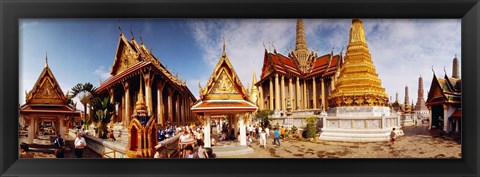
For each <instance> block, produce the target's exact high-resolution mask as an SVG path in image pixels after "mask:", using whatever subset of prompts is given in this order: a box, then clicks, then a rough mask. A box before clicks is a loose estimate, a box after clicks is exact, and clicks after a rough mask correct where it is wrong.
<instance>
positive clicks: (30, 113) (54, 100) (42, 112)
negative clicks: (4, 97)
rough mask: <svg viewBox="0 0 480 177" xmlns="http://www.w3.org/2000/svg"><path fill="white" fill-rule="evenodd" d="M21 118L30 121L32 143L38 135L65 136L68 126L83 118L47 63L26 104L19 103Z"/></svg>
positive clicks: (26, 99) (30, 140) (30, 141)
mask: <svg viewBox="0 0 480 177" xmlns="http://www.w3.org/2000/svg"><path fill="white" fill-rule="evenodd" d="M20 119H23V121H24V122H26V124H28V125H27V126H28V143H29V144H32V143H33V140H34V139H35V138H36V137H37V136H38V135H58V134H61V135H62V136H63V137H65V136H64V135H65V133H66V132H67V130H68V129H67V127H68V126H69V125H70V126H71V125H73V123H74V122H77V123H78V122H79V121H80V111H78V110H77V109H76V108H75V107H73V106H72V105H70V104H69V101H68V98H67V96H66V95H65V94H63V91H62V89H61V88H60V85H59V84H58V82H57V80H56V79H55V76H54V75H53V73H52V71H51V70H50V67H49V66H48V58H47V56H45V68H43V71H42V73H41V74H40V76H39V77H38V79H37V82H35V85H34V86H33V88H32V90H30V92H28V93H27V94H26V95H25V104H23V105H21V106H20Z"/></svg>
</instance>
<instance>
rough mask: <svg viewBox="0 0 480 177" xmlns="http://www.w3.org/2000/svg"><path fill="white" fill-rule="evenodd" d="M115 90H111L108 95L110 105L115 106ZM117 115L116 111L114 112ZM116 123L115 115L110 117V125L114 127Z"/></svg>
mask: <svg viewBox="0 0 480 177" xmlns="http://www.w3.org/2000/svg"><path fill="white" fill-rule="evenodd" d="M114 90H115V89H114V88H113V87H112V88H110V90H109V92H108V95H109V96H110V103H111V104H112V105H115V92H114ZM114 111H115V113H116V110H114ZM114 123H115V114H112V116H111V117H110V124H111V126H112V127H113V124H114Z"/></svg>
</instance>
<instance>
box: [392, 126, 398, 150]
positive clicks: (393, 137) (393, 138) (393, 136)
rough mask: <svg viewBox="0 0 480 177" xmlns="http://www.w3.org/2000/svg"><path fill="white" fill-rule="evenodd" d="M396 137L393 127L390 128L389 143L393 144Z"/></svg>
mask: <svg viewBox="0 0 480 177" xmlns="http://www.w3.org/2000/svg"><path fill="white" fill-rule="evenodd" d="M396 137H397V134H396V133H395V128H393V129H392V131H391V132H390V144H391V145H392V146H393V145H395V138H396Z"/></svg>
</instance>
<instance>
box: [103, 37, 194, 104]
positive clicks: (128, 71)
mask: <svg viewBox="0 0 480 177" xmlns="http://www.w3.org/2000/svg"><path fill="white" fill-rule="evenodd" d="M132 36H133V35H132ZM144 68H149V69H153V70H155V71H156V72H157V73H159V74H161V75H162V76H163V78H165V80H167V81H168V82H169V83H170V85H172V86H173V87H175V88H177V89H178V90H181V91H184V92H185V93H188V94H189V95H190V96H191V97H194V95H193V94H192V93H191V92H190V90H189V89H188V88H187V86H186V81H183V80H181V79H179V78H178V76H177V75H175V74H174V73H173V72H171V71H169V70H168V69H167V67H165V66H164V65H162V64H161V63H160V61H159V60H158V59H157V58H156V57H155V56H154V55H153V54H152V52H151V50H150V51H149V50H147V48H146V47H145V45H144V44H143V42H141V43H140V44H139V43H138V42H137V41H136V40H135V38H134V37H132V40H130V41H129V40H127V38H126V37H125V35H123V33H120V37H119V39H118V46H117V51H116V54H115V59H114V61H113V65H112V67H111V68H110V75H111V76H110V77H109V78H108V79H107V80H105V81H104V82H102V83H101V85H100V86H99V87H98V88H97V89H96V92H105V91H106V90H107V89H108V88H109V87H111V86H113V85H115V84H116V83H119V82H122V81H124V80H125V79H129V78H130V77H132V76H134V75H136V74H139V73H140V72H142V69H144Z"/></svg>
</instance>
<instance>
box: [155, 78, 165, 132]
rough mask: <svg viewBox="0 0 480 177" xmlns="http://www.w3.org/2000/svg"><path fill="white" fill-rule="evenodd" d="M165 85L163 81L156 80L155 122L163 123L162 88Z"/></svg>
mask: <svg viewBox="0 0 480 177" xmlns="http://www.w3.org/2000/svg"><path fill="white" fill-rule="evenodd" d="M164 87H165V83H164V82H163V83H162V81H161V80H158V82H157V123H158V124H161V125H164V124H163V123H164V121H163V120H164V119H163V88H164Z"/></svg>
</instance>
